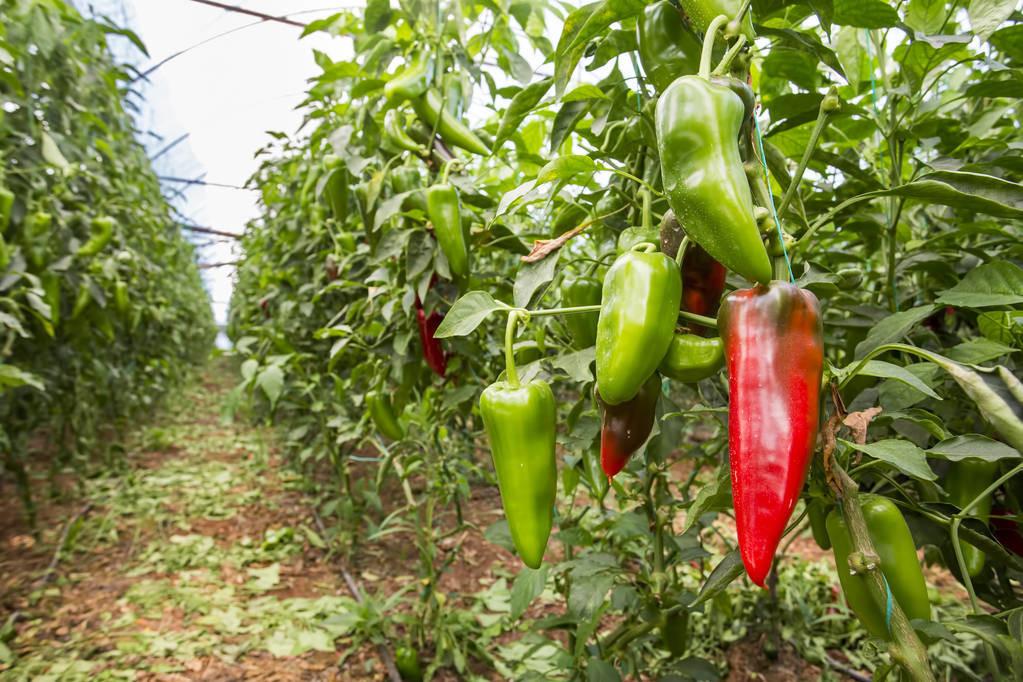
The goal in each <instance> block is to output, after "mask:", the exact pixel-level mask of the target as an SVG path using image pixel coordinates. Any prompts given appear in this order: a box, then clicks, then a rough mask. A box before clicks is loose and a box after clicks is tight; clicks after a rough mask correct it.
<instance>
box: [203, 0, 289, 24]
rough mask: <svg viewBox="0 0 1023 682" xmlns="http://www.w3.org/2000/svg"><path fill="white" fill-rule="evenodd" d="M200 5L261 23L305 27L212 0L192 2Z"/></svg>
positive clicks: (284, 18)
mask: <svg viewBox="0 0 1023 682" xmlns="http://www.w3.org/2000/svg"><path fill="white" fill-rule="evenodd" d="M192 2H197V3H199V4H200V5H209V6H210V7H216V8H217V9H222V10H226V11H228V12H235V13H237V14H247V15H248V16H250V17H256V18H258V19H262V20H263V21H276V22H277V23H279V24H287V25H288V26H297V27H298V28H305V27H306V25H305V24H303V23H302V22H300V21H295V20H293V19H288V18H287V17H276V16H274V15H272V14H263V13H262V12H257V11H255V10H251V9H245V8H244V7H236V6H234V5H228V4H225V3H223V2H214V0H192Z"/></svg>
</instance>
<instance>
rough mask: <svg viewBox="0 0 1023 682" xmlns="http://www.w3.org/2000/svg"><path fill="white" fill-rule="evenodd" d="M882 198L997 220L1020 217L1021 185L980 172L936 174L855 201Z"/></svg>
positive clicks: (862, 195) (1021, 207)
mask: <svg viewBox="0 0 1023 682" xmlns="http://www.w3.org/2000/svg"><path fill="white" fill-rule="evenodd" d="M882 196H902V197H907V198H910V199H918V200H920V201H924V202H926V203H929V204H938V205H941V206H951V207H952V208H955V209H958V210H961V211H968V212H975V213H985V214H987V215H992V216H995V217H997V218H1023V185H1020V184H1019V183H1015V182H1009V181H1008V180H1002V179H1001V178H996V177H994V176H993V175H985V174H983V173H968V172H965V171H938V172H936V173H929V174H928V175H924V176H923V177H921V178H919V179H917V180H914V181H913V182H910V183H907V184H905V185H900V186H899V187H895V188H893V189H889V190H877V191H874V192H867V193H866V194H861V195H859V197H856V198H857V199H860V198H870V197H882Z"/></svg>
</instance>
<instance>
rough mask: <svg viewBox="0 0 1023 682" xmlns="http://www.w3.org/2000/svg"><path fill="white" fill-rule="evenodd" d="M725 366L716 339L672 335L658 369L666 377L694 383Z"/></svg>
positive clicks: (722, 351) (717, 339) (721, 345)
mask: <svg viewBox="0 0 1023 682" xmlns="http://www.w3.org/2000/svg"><path fill="white" fill-rule="evenodd" d="M724 365H725V348H724V344H722V343H721V339H720V338H719V337H716V336H715V337H712V338H704V337H702V336H697V335H696V334H675V336H674V337H673V338H672V339H671V345H669V346H668V352H667V353H665V354H664V359H663V360H661V365H660V367H659V368H658V369H659V370H660V372H661V374H663V375H664V376H666V377H670V378H672V379H674V380H675V381H681V382H683V383H696V382H698V381H703V380H704V379H706V378H707V377H712V376H714V375H715V374H717V372H718V370H720V369H721V368H722V367H724Z"/></svg>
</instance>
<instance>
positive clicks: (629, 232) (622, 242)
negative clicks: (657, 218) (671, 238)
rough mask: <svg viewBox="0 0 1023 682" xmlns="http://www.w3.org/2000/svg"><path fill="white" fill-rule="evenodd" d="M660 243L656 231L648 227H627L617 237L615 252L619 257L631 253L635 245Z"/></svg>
mask: <svg viewBox="0 0 1023 682" xmlns="http://www.w3.org/2000/svg"><path fill="white" fill-rule="evenodd" d="M659 241H660V237H659V236H658V233H657V230H656V229H653V228H649V227H641V226H635V227H627V228H625V229H624V230H622V232H621V234H619V235H618V244H617V252H618V255H621V254H623V253H625V252H627V251H631V250H632V247H634V246H636V244H644V243H648V244H657V243H658V242H659Z"/></svg>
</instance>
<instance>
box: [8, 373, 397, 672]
mask: <svg viewBox="0 0 1023 682" xmlns="http://www.w3.org/2000/svg"><path fill="white" fill-rule="evenodd" d="M232 382H233V375H232V373H231V372H230V371H229V370H228V369H226V368H224V367H223V366H214V367H213V368H211V370H210V371H208V372H207V373H206V374H205V375H204V376H203V377H202V380H201V381H200V382H199V383H197V384H196V385H195V386H193V387H192V388H191V389H189V390H188V391H186V392H185V393H184V394H183V395H182V396H180V398H179V399H177V400H175V401H174V404H173V405H171V406H169V408H168V410H167V414H166V416H163V417H160V418H159V419H158V420H157V423H156V424H155V425H153V426H150V427H148V428H145V429H143V430H142V431H141V433H139V434H137V436H136V437H135V438H134V439H133V442H130V443H129V444H128V453H127V456H126V460H127V462H128V467H129V470H128V471H127V472H123V473H121V474H120V475H117V476H110V477H98V478H92V479H89V480H86V481H85V482H84V490H83V491H82V494H81V495H78V496H76V499H75V500H74V501H73V502H68V503H65V504H44V505H43V507H44V510H43V512H42V516H41V518H40V523H39V527H40V529H43V530H42V536H41V539H40V540H39V541H37V540H36V539H35V538H33V536H32V535H31V534H29V533H28V532H27V529H26V528H25V527H24V526H23V525H21V523H20V522H19V521H18V516H19V514H20V508H19V507H18V505H17V502H16V501H15V500H13V499H11V498H12V497H13V496H12V495H11V492H10V491H7V495H5V496H4V497H5V499H4V500H3V503H2V511H0V513H2V514H3V515H2V516H0V519H2V520H3V521H4V523H3V525H2V526H0V548H2V562H0V593H2V595H3V596H2V600H0V617H2V620H0V623H2V622H7V623H8V624H9V626H8V627H7V628H5V631H4V630H0V676H3V677H5V678H9V679H34V680H39V679H61V680H77V679H83V680H84V679H131V678H135V679H142V680H145V679H166V680H173V679H184V678H187V679H239V678H245V679H261V680H290V679H295V680H298V679H303V680H308V679H324V680H329V679H378V680H379V679H383V677H384V668H383V665H382V664H381V662H380V661H379V660H378V659H375V658H374V657H373V655H372V653H373V651H374V649H373V647H363V650H364V651H365V652H367V655H358V654H357V655H356V656H354V657H352V658H350V659H349V661H348V663H347V664H346V665H345V666H344V667H343V668H339V667H338V665H337V664H338V659H339V655H338V654H339V652H342V651H344V649H345V638H346V637H347V636H349V635H350V634H351V633H352V629H353V627H354V626H355V625H357V620H358V618H357V615H356V614H355V612H356V611H357V610H358V607H357V605H356V603H355V602H354V600H353V599H352V598H351V593H350V592H349V590H348V587H347V585H346V584H345V582H344V580H343V579H342V577H341V576H340V575H339V569H338V565H337V562H336V561H334V562H330V561H325V560H324V552H323V551H322V550H321V549H318V548H317V545H319V546H322V542H318V540H319V538H318V536H317V534H316V532H315V530H314V529H315V520H314V519H313V517H312V515H311V512H310V508H309V505H308V498H307V497H305V495H304V494H303V493H302V492H301V491H300V490H299V489H298V485H297V481H296V480H294V479H293V478H289V475H288V473H287V470H286V469H285V468H283V467H281V466H279V463H278V462H277V460H276V455H275V453H274V451H273V448H272V445H271V443H272V440H271V436H270V433H269V432H268V431H265V430H259V429H255V428H252V427H250V426H247V425H245V424H243V423H240V422H235V423H222V421H221V416H220V415H221V405H222V402H223V400H224V398H225V395H226V394H227V392H228V391H229V389H230V387H231V383H232ZM45 488H46V486H45V485H44V484H43V483H42V482H40V484H39V486H38V487H37V490H39V491H43V490H45ZM38 494H42V493H38ZM68 519H75V521H74V522H73V523H71V524H68ZM66 528H67V529H69V530H68V532H67V536H66V541H65V545H64V550H63V552H62V554H61V561H60V562H59V563H58V564H57V565H56V569H55V570H54V571H52V572H51V573H50V574H49V578H50V580H46V579H45V578H44V577H45V575H46V573H45V572H46V567H47V566H48V565H49V564H50V562H51V559H52V557H53V554H54V547H55V546H56V544H57V543H58V542H59V538H60V537H61V536H62V533H63V532H64V531H65V529H66ZM12 622H13V626H14V627H13V630H12V629H11V627H10V624H12ZM4 642H6V643H4ZM359 653H362V652H359Z"/></svg>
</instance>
